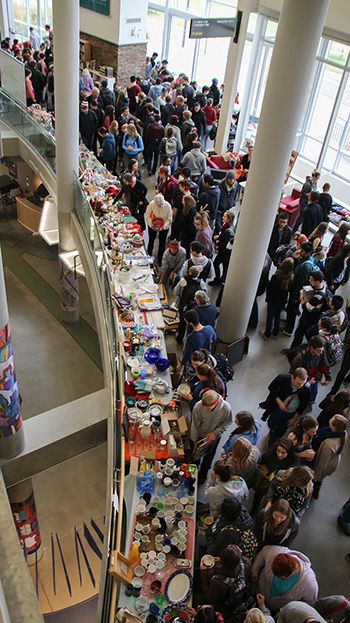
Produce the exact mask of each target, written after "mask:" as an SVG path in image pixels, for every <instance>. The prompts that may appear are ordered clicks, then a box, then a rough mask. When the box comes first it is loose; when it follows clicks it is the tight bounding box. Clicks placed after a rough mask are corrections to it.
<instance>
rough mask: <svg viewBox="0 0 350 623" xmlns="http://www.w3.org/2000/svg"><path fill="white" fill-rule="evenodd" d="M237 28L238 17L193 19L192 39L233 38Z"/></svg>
mask: <svg viewBox="0 0 350 623" xmlns="http://www.w3.org/2000/svg"><path fill="white" fill-rule="evenodd" d="M236 26H237V18H236V17H232V18H229V17H208V18H203V19H197V18H195V19H191V24H190V34H189V37H190V39H214V38H217V37H232V35H234V34H235V31H236Z"/></svg>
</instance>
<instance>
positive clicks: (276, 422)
mask: <svg viewBox="0 0 350 623" xmlns="http://www.w3.org/2000/svg"><path fill="white" fill-rule="evenodd" d="M268 389H269V392H270V393H269V395H268V397H267V399H266V400H265V401H264V402H261V403H260V405H259V406H260V407H262V408H264V409H265V411H264V414H263V416H262V418H261V419H262V420H267V422H268V426H269V429H270V437H269V446H271V445H273V444H274V443H275V441H277V440H278V439H281V437H283V435H284V433H285V432H286V430H287V428H288V422H289V420H291V419H292V417H293V416H295V415H297V416H300V415H302V413H303V412H304V411H305V408H306V406H307V405H308V403H309V402H310V389H309V385H308V383H307V371H306V369H305V368H302V367H298V368H295V369H294V370H293V371H292V373H291V374H279V375H278V376H276V377H275V378H274V379H273V381H272V382H271V383H270V385H269V387H268Z"/></svg>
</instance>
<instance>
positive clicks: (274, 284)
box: [266, 273, 289, 309]
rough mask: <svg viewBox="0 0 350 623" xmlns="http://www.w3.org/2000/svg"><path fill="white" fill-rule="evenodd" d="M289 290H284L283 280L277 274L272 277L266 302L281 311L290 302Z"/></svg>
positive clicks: (267, 290) (268, 285)
mask: <svg viewBox="0 0 350 623" xmlns="http://www.w3.org/2000/svg"><path fill="white" fill-rule="evenodd" d="M288 294H289V293H288V288H287V290H284V289H283V288H282V286H281V279H280V277H279V275H278V274H277V273H275V274H274V275H272V277H271V279H270V281H269V283H268V284H267V288H266V301H267V303H272V304H273V305H276V306H277V307H279V308H280V309H283V307H284V306H285V305H286V304H287V300H288Z"/></svg>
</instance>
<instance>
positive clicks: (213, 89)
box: [208, 78, 220, 106]
mask: <svg viewBox="0 0 350 623" xmlns="http://www.w3.org/2000/svg"><path fill="white" fill-rule="evenodd" d="M208 97H210V98H211V99H212V100H213V106H217V105H218V104H219V102H220V90H219V87H218V79H217V78H213V80H212V83H211V86H210V89H209V93H208Z"/></svg>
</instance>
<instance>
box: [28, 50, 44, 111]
mask: <svg viewBox="0 0 350 623" xmlns="http://www.w3.org/2000/svg"><path fill="white" fill-rule="evenodd" d="M29 69H30V71H31V76H30V79H31V81H32V85H33V89H34V93H35V99H36V101H37V104H42V103H43V101H44V89H45V86H46V78H45V76H44V75H43V74H42V73H41V71H39V69H36V62H35V61H34V60H33V61H30V63H29Z"/></svg>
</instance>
